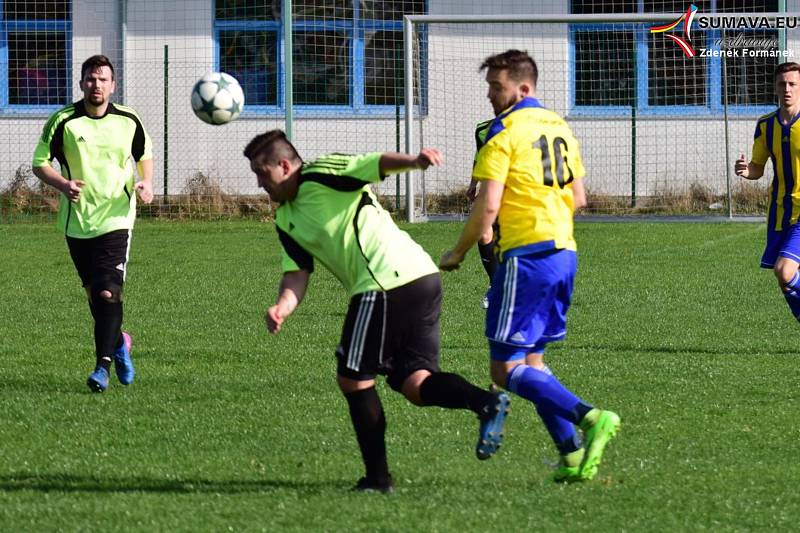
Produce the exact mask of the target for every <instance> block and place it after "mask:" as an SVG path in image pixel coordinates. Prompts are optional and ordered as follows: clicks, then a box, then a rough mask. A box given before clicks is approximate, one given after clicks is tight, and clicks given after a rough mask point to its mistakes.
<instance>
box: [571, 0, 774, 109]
mask: <svg viewBox="0 0 800 533" xmlns="http://www.w3.org/2000/svg"><path fill="white" fill-rule="evenodd" d="M692 3H693V4H695V5H696V6H697V8H698V13H700V14H702V13H706V14H708V13H724V12H774V11H777V8H778V6H777V1H776V0H693V1H691V0H622V1H615V2H612V3H607V2H602V3H599V2H593V1H590V0H572V1H571V4H570V12H571V13H576V14H591V13H606V14H607V13H615V14H616V13H685V12H686V9H687V8H688V6H689V5H690V4H692ZM676 18H677V15H676ZM653 25H655V24H637V25H630V24H628V25H622V24H580V25H578V24H572V25H570V30H569V54H570V65H572V68H571V72H570V87H571V90H570V114H571V115H575V116H630V114H631V112H632V111H633V110H634V109H635V110H636V113H637V115H644V116H647V115H650V116H660V115H663V116H667V115H688V114H691V115H693V116H717V115H720V114H722V113H723V112H724V98H725V89H727V99H728V112H729V113H734V114H737V113H746V114H748V115H752V114H754V113H767V112H769V111H771V110H772V109H774V107H775V103H774V94H773V86H772V71H773V70H774V68H775V67H776V66H777V64H778V58H776V57H736V58H727V59H726V60H725V61H724V62H723V60H722V59H721V58H720V57H699V56H695V57H693V58H686V57H685V56H684V54H683V52H682V51H681V49H680V48H679V47H678V46H676V45H675V43H673V42H672V41H671V40H669V39H668V38H666V37H664V34H663V33H651V32H650V27H651V26H653ZM682 28H683V23H681V25H680V26H678V28H676V29H677V30H680V29H682ZM692 29H693V33H692V46H693V47H694V49H695V50H699V49H714V48H717V43H718V41H719V39H720V38H721V37H722V33H721V31H720V30H705V31H700V30H699V29H698V28H697V25H696V23H695V25H694V27H693V28H692ZM729 31H731V30H729ZM735 33H737V34H742V36H743V37H746V38H757V39H777V35H778V34H777V31H776V30H735ZM726 37H730V34H726ZM723 65H724V67H725V71H724V73H723ZM723 80H725V84H724V86H723Z"/></svg>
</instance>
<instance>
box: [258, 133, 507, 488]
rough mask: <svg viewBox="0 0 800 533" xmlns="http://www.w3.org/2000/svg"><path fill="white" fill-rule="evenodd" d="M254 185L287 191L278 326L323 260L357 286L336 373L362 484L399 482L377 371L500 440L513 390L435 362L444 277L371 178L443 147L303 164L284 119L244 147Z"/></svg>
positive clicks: (270, 324) (272, 325) (274, 319)
mask: <svg viewBox="0 0 800 533" xmlns="http://www.w3.org/2000/svg"><path fill="white" fill-rule="evenodd" d="M244 155H245V156H246V157H247V158H248V159H249V160H250V168H251V169H252V170H253V172H254V173H255V174H256V176H257V179H258V185H259V186H260V187H262V188H263V189H264V190H266V191H267V192H268V193H269V195H270V197H271V198H272V199H273V200H275V201H276V202H279V203H280V207H278V209H277V211H276V213H275V225H276V226H277V230H278V237H279V239H280V242H281V245H282V247H283V260H282V262H283V264H282V267H283V276H282V278H281V281H280V286H279V291H278V298H277V301H276V302H275V305H273V306H272V307H270V308H269V309H268V311H267V314H266V322H267V328H268V330H269V331H270V333H277V332H278V331H280V330H281V328H282V326H283V324H284V321H285V320H286V318H287V317H288V316H290V315H291V314H292V312H294V310H295V309H296V308H297V306H298V305H299V304H300V302H301V301H302V300H303V296H304V295H305V293H306V288H307V287H308V281H309V277H310V276H311V274H312V272H313V271H314V267H315V262H317V261H318V262H319V263H321V264H322V265H324V266H325V268H327V269H328V270H330V271H331V272H332V273H333V275H334V276H336V278H338V279H339V281H340V282H341V283H342V285H343V286H344V288H345V289H346V290H347V292H348V295H349V297H350V303H349V306H348V309H347V315H346V317H345V320H344V327H343V329H342V336H341V340H340V342H339V346H338V347H337V349H336V359H337V370H336V372H337V381H338V384H339V388H340V389H341V391H342V393H343V394H344V396H345V398H346V400H347V403H348V405H349V408H350V418H351V420H352V423H353V428H354V429H355V433H356V438H357V440H358V445H359V447H360V449H361V456H362V459H363V461H364V466H365V468H366V475H365V476H364V477H363V478H361V479H360V480H359V481H358V483H357V484H356V486H355V489H356V490H370V491H372V490H376V491H381V492H391V491H392V490H393V485H392V477H391V475H390V473H389V467H388V463H387V459H386V445H385V441H384V432H385V428H386V421H385V418H384V413H383V407H382V406H381V401H380V398H379V397H378V394H377V392H376V390H375V378H376V376H377V375H378V374H383V375H386V377H387V383H388V384H389V386H390V387H391V388H392V389H394V390H395V391H398V392H400V393H402V394H403V395H404V396H405V397H406V398H407V399H408V400H409V401H410V402H411V403H413V404H415V405H418V406H439V407H444V408H449V409H469V410H471V411H473V412H474V413H476V414H477V415H478V418H479V420H480V424H479V436H478V444H477V446H476V454H477V456H478V458H479V459H488V458H489V457H491V456H492V455H493V454H494V453H495V451H497V448H498V447H499V446H500V444H501V441H502V436H503V425H504V421H505V416H506V412H507V411H508V405H509V400H508V396H507V395H506V394H505V393H502V392H500V393H497V392H488V391H485V390H482V389H479V388H478V387H476V386H475V385H473V384H471V383H469V382H468V381H466V380H465V379H464V378H462V377H461V376H459V375H457V374H452V373H447V372H442V371H440V370H439V315H440V311H441V302H442V284H441V278H440V276H439V272H438V269H437V268H436V265H435V264H434V263H433V261H432V260H431V258H430V256H428V254H427V253H426V252H425V251H424V250H423V249H422V247H421V246H420V245H418V244H417V243H416V242H414V240H412V239H411V237H410V236H409V235H408V234H407V233H406V232H404V231H401V230H400V229H399V228H398V227H397V226H396V225H395V223H394V222H393V221H392V218H391V216H390V215H389V214H388V213H387V212H386V211H385V210H384V209H383V208H382V207H381V205H380V203H379V202H378V199H377V198H376V196H375V195H374V194H373V193H372V191H371V190H370V187H369V184H370V183H374V182H377V181H380V180H382V179H384V178H385V177H386V175H387V174H390V173H396V172H402V171H404V170H408V169H415V168H416V169H425V168H427V167H428V166H430V165H439V164H440V163H441V161H442V155H441V154H440V153H439V152H438V151H437V150H431V149H425V150H422V151H421V152H420V153H419V155H416V156H413V155H406V154H399V153H370V154H363V155H344V154H330V155H328V156H325V157H321V158H319V159H316V160H314V161H311V162H309V163H307V164H303V161H302V159H301V158H300V155H299V154H298V153H297V151H296V150H295V148H294V146H293V145H292V144H291V143H290V142H289V140H288V139H287V138H286V136H285V135H284V133H283V132H282V131H280V130H273V131H269V132H267V133H264V134H262V135H258V136H257V137H255V138H254V139H253V140H252V141H251V142H250V143H249V144H248V145H247V147H246V148H245V151H244Z"/></svg>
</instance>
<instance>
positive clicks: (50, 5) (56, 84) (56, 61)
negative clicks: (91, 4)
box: [0, 0, 72, 111]
mask: <svg viewBox="0 0 800 533" xmlns="http://www.w3.org/2000/svg"><path fill="white" fill-rule="evenodd" d="M71 4H72V3H71V2H69V1H67V0H47V1H44V2H29V1H23V0H13V1H8V0H6V1H3V0H0V109H2V110H11V111H21V110H25V109H41V108H42V107H55V106H59V105H64V104H66V103H69V101H70V98H71V96H72V95H71V87H72V76H71V68H70V64H71V62H72V53H71V49H72V44H71V41H72V22H71V21H72V5H71Z"/></svg>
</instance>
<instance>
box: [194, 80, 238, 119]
mask: <svg viewBox="0 0 800 533" xmlns="http://www.w3.org/2000/svg"><path fill="white" fill-rule="evenodd" d="M243 109H244V91H242V87H241V85H239V82H238V81H236V78H234V77H233V76H231V75H230V74H225V73H224V72H209V73H208V74H206V75H205V76H203V77H202V78H200V79H199V80H197V83H195V84H194V88H193V89H192V110H193V111H194V114H195V115H197V118H199V119H200V120H202V121H203V122H207V123H208V124H214V125H219V124H227V123H228V122H230V121H232V120H236V118H237V117H238V116H239V115H240V114H241V113H242V110H243Z"/></svg>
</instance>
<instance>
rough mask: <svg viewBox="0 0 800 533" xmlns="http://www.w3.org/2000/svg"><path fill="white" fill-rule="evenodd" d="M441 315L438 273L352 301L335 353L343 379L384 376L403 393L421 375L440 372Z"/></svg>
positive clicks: (366, 378)
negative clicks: (421, 372)
mask: <svg viewBox="0 0 800 533" xmlns="http://www.w3.org/2000/svg"><path fill="white" fill-rule="evenodd" d="M441 310H442V280H441V277H440V276H439V274H438V273H435V274H430V275H428V276H425V277H422V278H420V279H418V280H415V281H412V282H411V283H408V284H406V285H403V286H402V287H397V288H396V289H392V290H389V291H386V292H382V291H370V292H365V293H362V294H357V295H355V296H353V297H352V298H351V299H350V305H349V307H348V309H347V316H346V317H345V319H344V327H343V328H342V339H341V341H340V343H339V347H338V348H337V349H336V357H337V359H338V366H337V372H338V374H339V375H340V376H342V377H345V378H350V379H355V380H359V381H363V380H368V379H374V378H375V376H376V375H377V374H383V375H385V376H386V377H387V380H386V381H387V383H389V386H390V387H391V388H393V389H394V390H396V391H399V390H400V388H401V387H402V385H403V382H404V381H405V379H406V378H407V377H408V376H410V375H411V374H413V373H414V372H415V371H417V370H429V371H430V372H438V371H439V316H440V314H441Z"/></svg>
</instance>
